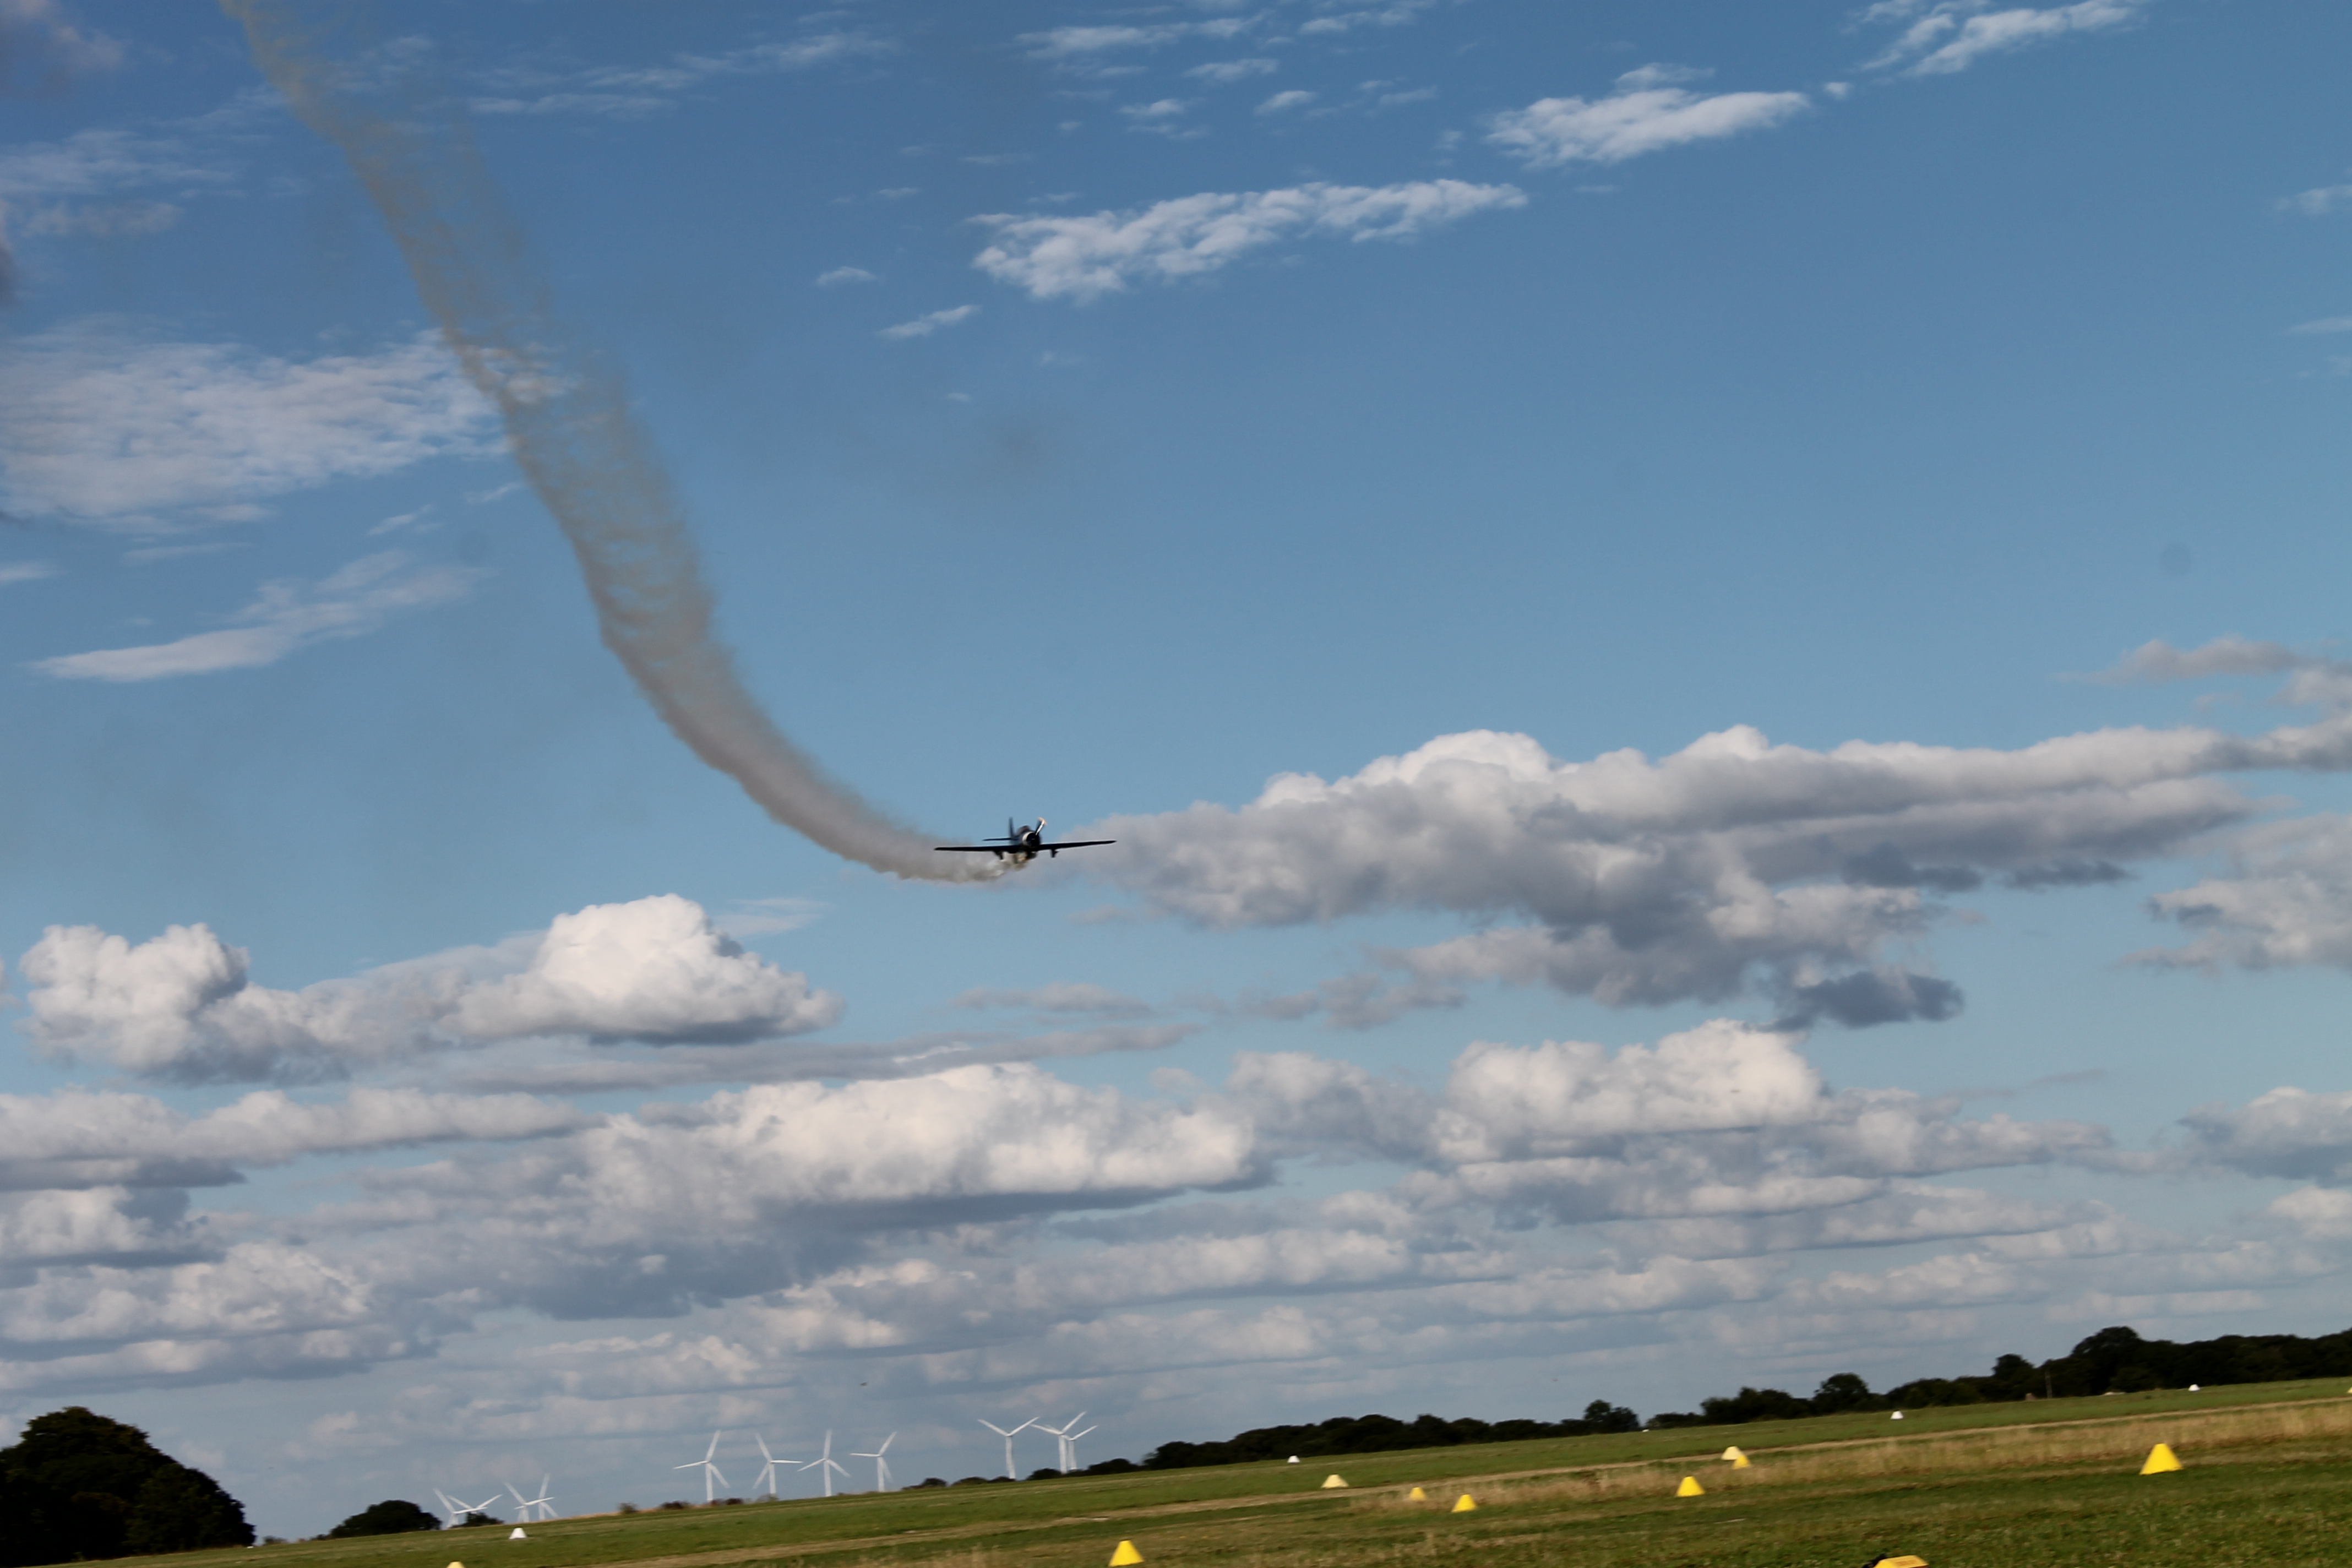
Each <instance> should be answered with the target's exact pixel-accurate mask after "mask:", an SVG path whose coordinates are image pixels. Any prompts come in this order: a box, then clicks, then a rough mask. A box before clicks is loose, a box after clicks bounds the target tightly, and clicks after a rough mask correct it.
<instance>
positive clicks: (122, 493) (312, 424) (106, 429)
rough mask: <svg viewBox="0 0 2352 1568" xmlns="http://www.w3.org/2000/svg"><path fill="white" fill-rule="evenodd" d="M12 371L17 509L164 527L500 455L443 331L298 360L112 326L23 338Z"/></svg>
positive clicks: (9, 418) (2, 435)
mask: <svg viewBox="0 0 2352 1568" xmlns="http://www.w3.org/2000/svg"><path fill="white" fill-rule="evenodd" d="M496 423H497V420H496V416H495V415H494V414H493V413H492V411H491V409H490V408H489V406H488V405H487V404H486V403H484V402H483V401H482V399H481V397H480V396H479V395H478V394H477V393H476V392H475V390H474V388H473V385H472V384H471V383H469V382H468V381H467V379H466V376H465V374H464V373H463V372H462V371H461V370H460V369H459V368H458V365H457V361H456V360H455V359H454V358H453V357H451V355H450V354H449V353H447V352H446V350H445V349H444V348H442V346H441V344H440V341H439V339H438V338H437V337H436V336H433V335H431V334H425V335H421V336H419V337H417V338H415V339H413V340H411V341H410V342H406V343H402V344H397V345H394V347H391V348H388V349H384V350H382V351H380V352H378V353H373V354H336V355H329V356H325V357H322V358H319V359H313V360H306V361H294V360H286V359H280V358H278V357H275V356H272V355H267V354H259V353H253V352H251V351H249V350H245V349H241V348H238V347H236V346H234V345H231V344H223V343H175V342H156V341H154V340H152V339H149V338H144V337H141V336H138V335H135V334H132V333H130V332H127V331H124V330H123V329H121V327H119V326H117V325H114V324H111V323H108V322H103V321H96V322H85V323H83V324H82V325H81V326H79V327H76V328H71V329H68V330H65V331H53V332H45V333H41V334H39V335H37V336H35V337H32V338H28V339H25V340H21V341H20V342H17V343H16V344H15V345H13V346H12V347H11V348H10V349H9V350H8V351H7V353H6V356H5V374H0V468H5V484H6V494H7V508H8V510H11V511H13V512H16V513H18V514H20V515H26V516H35V517H58V518H66V519H72V520H81V521H94V522H99V523H106V524H111V525H114V526H120V527H137V528H152V527H154V526H156V524H155V522H154V517H153V514H157V513H163V514H171V513H186V512H189V511H191V510H195V509H220V508H225V507H234V506H238V505H244V504H249V503H251V502H252V501H254V500H257V499H260V498H264V497H268V496H273V495H278V494H282V493H285V492H287V491H289V490H297V489H310V488H312V487H315V486H319V485H322V484H326V483H328V482H329V481H331V480H334V479H346V478H354V477H362V476H369V475H377V474H386V473H390V472H393V471H394V470H395V469H398V468H406V467H408V466H410V465H411V464H414V463H417V462H422V461H424V460H425V459H427V458H436V457H467V458H478V457H487V456H488V455H490V454H492V453H493V452H495V451H497V450H498V449H499V447H498V445H497V443H496V438H495V436H494V435H493V431H494V429H495V426H496Z"/></svg>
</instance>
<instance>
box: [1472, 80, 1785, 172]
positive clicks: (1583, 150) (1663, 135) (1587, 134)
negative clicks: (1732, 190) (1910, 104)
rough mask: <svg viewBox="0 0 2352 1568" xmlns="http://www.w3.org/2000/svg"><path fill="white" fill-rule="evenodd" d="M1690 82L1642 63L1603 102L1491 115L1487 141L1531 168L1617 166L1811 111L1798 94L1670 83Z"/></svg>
mask: <svg viewBox="0 0 2352 1568" xmlns="http://www.w3.org/2000/svg"><path fill="white" fill-rule="evenodd" d="M1687 79H1690V77H1689V73H1687V72H1685V71H1684V70H1683V69H1682V68H1677V67H1671V66H1656V65H1651V66H1643V67H1641V68H1638V69H1635V70H1631V71H1627V72H1626V73H1625V74H1624V75H1622V76H1621V77H1619V78H1618V79H1617V85H1616V89H1615V90H1614V91H1612V93H1610V94H1609V96H1607V97H1606V98H1597V99H1581V98H1546V99H1538V100H1537V101H1535V102H1534V103H1531V104H1529V105H1528V107H1527V108H1525V109H1514V110H1506V111H1504V112H1503V113H1500V114H1497V115H1495V116H1494V117H1493V118H1492V119H1491V120H1489V121H1487V123H1488V125H1489V126H1490V127H1491V129H1490V130H1489V132H1488V133H1487V136H1486V140H1487V141H1489V142H1493V143H1494V144H1495V145H1496V146H1498V147H1500V148H1502V149H1503V150H1504V151H1505V152H1507V153H1510V154H1511V155H1512V156H1513V157H1515V158H1518V159H1520V160H1521V161H1522V162H1524V163H1527V164H1528V166H1529V167H1531V168H1538V169H1549V168H1558V167H1559V166H1560V165H1562V164H1566V163H1622V162H1624V161H1625V160H1626V159H1628V158H1638V157H1640V156H1642V155H1643V153H1655V152H1658V151H1660V150H1661V149H1663V148H1667V147H1679V146H1682V145H1684V144H1685V143H1686V142H1706V141H1713V140H1715V139H1716V138H1718V137H1723V136H1736V135H1738V134H1740V133H1741V132H1748V131H1761V130H1767V129H1769V128H1770V127H1772V126H1775V125H1780V124H1782V123H1784V122H1786V121H1788V120H1790V118H1791V117H1793V116H1795V115H1797V114H1800V113H1801V112H1802V111H1803V110H1806V109H1808V108H1809V107H1811V100H1808V99H1807V98H1806V96H1805V95H1804V94H1803V93H1801V92H1718V93H1710V94H1700V93H1696V92H1692V91H1691V90H1690V89H1687V88H1684V87H1678V86H1674V85H1671V84H1672V83H1674V82H1676V81H1680V80H1687Z"/></svg>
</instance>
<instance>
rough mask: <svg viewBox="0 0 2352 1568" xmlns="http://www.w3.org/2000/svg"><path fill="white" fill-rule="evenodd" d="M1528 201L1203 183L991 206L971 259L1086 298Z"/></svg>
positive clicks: (1035, 291) (1439, 183)
mask: <svg viewBox="0 0 2352 1568" xmlns="http://www.w3.org/2000/svg"><path fill="white" fill-rule="evenodd" d="M1524 205H1527V197H1526V195H1524V194H1522V193H1521V192H1520V191H1519V190H1517V188H1516V187H1514V186H1511V185H1474V184H1467V183H1465V182H1464V181H1461V180H1423V181H1415V182H1412V183H1411V184H1399V185H1381V186H1377V187H1375V186H1365V185H1332V184H1323V183H1321V182H1318V183H1316V184H1307V185H1297V186H1292V187H1290V188H1287V189H1284V190H1276V191H1245V192H1242V193H1239V194H1218V193H1213V192H1211V193H1203V194H1202V195H1194V196H1181V197H1179V198H1177V199H1176V200H1173V201H1165V202H1160V203H1157V204H1155V205H1152V206H1150V207H1147V208H1145V209H1143V210H1142V211H1140V212H1101V213H1096V214H1093V215H1091V216H1085V217H1020V216H1011V215H1007V214H1002V213H1000V214H995V215H992V216H986V217H982V218H980V219H978V220H976V221H978V222H981V223H984V224H987V225H989V226H991V227H992V228H993V229H994V230H995V231H996V238H995V242H994V243H993V244H992V245H990V246H989V247H988V248H986V249H985V250H982V252H981V253H980V255H979V256H978V257H977V258H974V259H973V262H972V265H973V266H975V267H977V268H980V269H981V270H982V271H983V272H985V273H987V274H988V275H989V276H990V277H992V278H994V279H997V280H998V281H999V282H1002V283H1010V284H1013V286H1014V287H1016V288H1020V289H1026V290H1027V291H1028V293H1029V296H1030V298H1032V299H1035V300H1052V299H1073V300H1080V301H1084V300H1093V299H1097V298H1098V297H1100V296H1101V295H1104V294H1108V293H1115V292H1118V291H1120V290H1123V289H1126V288H1127V287H1128V286H1129V284H1131V283H1135V282H1139V281H1140V282H1160V283H1166V282H1174V281H1176V280H1179V279H1185V278H1197V277H1202V276H1204V275H1206V274H1208V273H1211V272H1215V271H1218V270H1220V269H1222V268H1225V267H1228V266H1230V265H1232V264H1233V263H1234V261H1236V260H1238V259H1240V258H1242V257H1244V256H1245V255H1247V254H1249V253H1250V252H1252V251H1255V250H1259V249H1263V248H1264V247H1266V246H1269V245H1273V244H1276V243H1278V242H1281V241H1285V240H1290V239H1296V238H1301V237H1307V236H1310V235H1319V236H1326V237H1340V236H1344V237H1347V238H1349V239H1351V240H1357V241H1362V240H1368V239H1411V238H1414V237H1418V236H1421V235H1423V234H1426V233H1429V232H1430V231H1431V230H1433V229H1436V228H1441V227H1444V226H1446V225H1448V224H1451V223H1454V222H1457V221H1459V220H1460V219H1462V218H1465V217H1467V216H1470V215H1472V214H1474V213H1480V212H1487V211H1492V210H1495V209H1496V208H1503V207H1517V206H1524Z"/></svg>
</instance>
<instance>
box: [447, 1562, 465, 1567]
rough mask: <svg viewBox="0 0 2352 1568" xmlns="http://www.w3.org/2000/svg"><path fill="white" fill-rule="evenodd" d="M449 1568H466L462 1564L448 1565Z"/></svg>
mask: <svg viewBox="0 0 2352 1568" xmlns="http://www.w3.org/2000/svg"><path fill="white" fill-rule="evenodd" d="M449 1568H466V1565H465V1564H464V1563H450V1564H449Z"/></svg>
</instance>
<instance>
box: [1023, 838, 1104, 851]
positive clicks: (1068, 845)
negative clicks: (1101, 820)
mask: <svg viewBox="0 0 2352 1568" xmlns="http://www.w3.org/2000/svg"><path fill="white" fill-rule="evenodd" d="M1116 843H1118V839H1116V838H1073V839H1070V840H1068V841H1066V842H1065V843H1061V844H1040V845H1039V846H1037V847H1038V848H1040V849H1087V848H1091V847H1094V846H1095V845H1097V844H1116Z"/></svg>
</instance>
